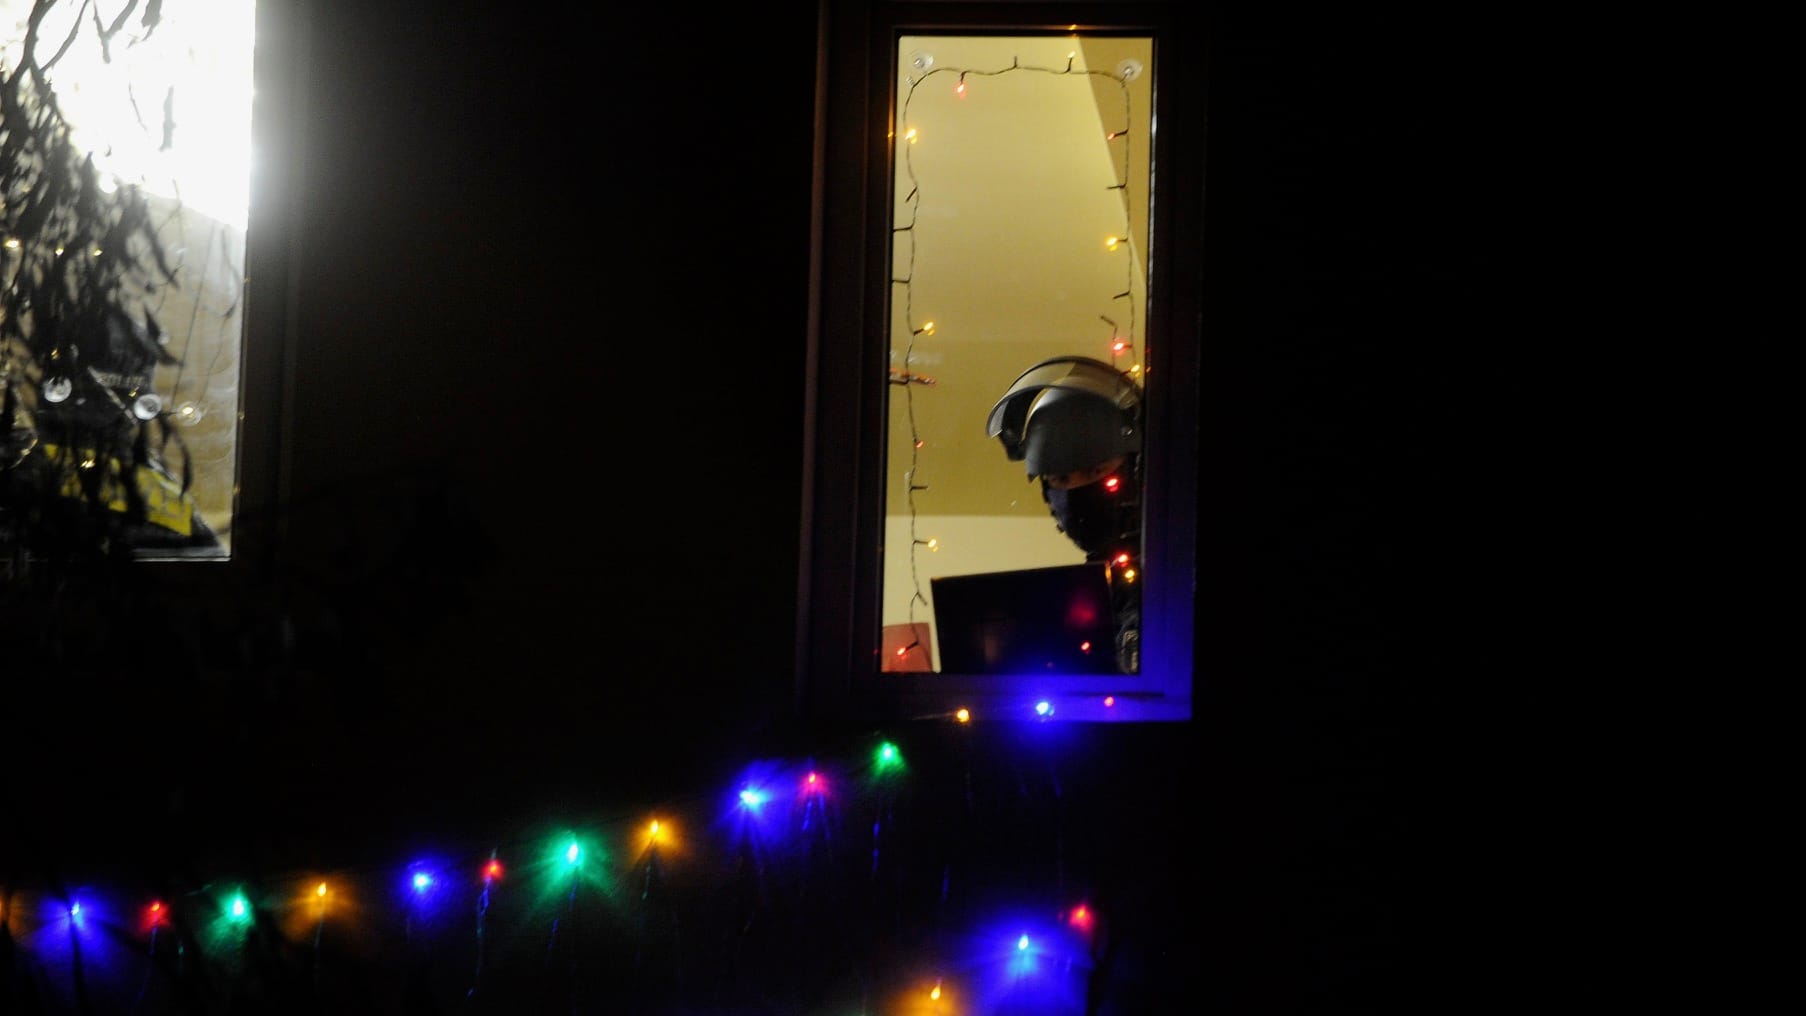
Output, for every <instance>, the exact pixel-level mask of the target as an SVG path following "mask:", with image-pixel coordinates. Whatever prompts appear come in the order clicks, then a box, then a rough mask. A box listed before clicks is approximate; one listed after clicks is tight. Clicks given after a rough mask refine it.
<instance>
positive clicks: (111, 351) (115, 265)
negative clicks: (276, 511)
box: [0, 0, 256, 558]
mask: <svg viewBox="0 0 1806 1016" xmlns="http://www.w3.org/2000/svg"><path fill="white" fill-rule="evenodd" d="M255 10H256V4H254V3H252V2H249V0H180V2H169V3H163V4H150V5H138V6H133V5H129V4H128V5H123V6H122V5H118V4H114V5H111V6H110V7H106V8H102V9H97V8H95V7H94V6H93V5H87V4H79V3H48V2H44V0H0V75H3V84H4V89H5V98H6V102H7V119H6V123H5V126H4V134H3V136H0V141H3V142H4V153H3V158H4V164H3V166H0V169H4V181H3V182H4V185H5V192H4V194H0V202H3V203H4V204H3V206H0V214H3V216H4V219H3V221H0V229H3V230H4V232H5V234H6V236H5V243H6V248H5V250H4V251H3V252H0V254H3V260H0V273H3V274H0V285H3V286H4V287H5V288H4V299H5V305H4V311H3V313H4V315H5V317H4V319H0V340H3V341H4V348H3V349H0V356H3V358H4V359H3V364H0V365H3V367H4V371H5V376H6V385H7V387H8V389H9V390H10V393H11V395H12V398H11V399H9V404H10V405H12V406H13V407H14V412H13V414H12V416H11V418H10V421H9V422H10V423H11V427H10V428H9V432H8V434H9V438H8V442H7V445H6V449H5V453H6V458H5V459H4V461H0V466H5V467H7V468H8V469H9V470H14V471H15V472H14V476H15V477H22V476H26V475H27V474H28V473H29V474H30V475H34V476H36V477H38V479H39V480H42V481H43V482H44V483H45V484H50V485H53V486H54V485H56V484H58V483H59V482H62V484H63V485H64V486H69V483H68V482H67V478H68V477H70V476H74V475H76V474H78V473H79V472H80V471H82V470H84V469H85V470H87V471H89V472H93V471H95V470H106V471H107V472H108V476H109V480H108V482H109V483H110V484H111V487H110V488H104V489H103V492H102V494H101V495H100V497H99V499H98V502H99V503H102V504H107V505H110V506H111V507H112V508H113V509H114V510H116V511H118V512H121V513H124V512H126V511H128V510H129V511H131V512H133V513H134V516H133V517H134V519H135V520H136V521H135V522H134V524H133V525H132V526H131V527H130V528H129V529H128V530H126V532H128V533H129V535H130V539H131V541H132V544H133V546H134V548H135V550H136V552H137V554H138V556H140V557H146V558H163V557H179V558H190V557H199V558H225V557H229V556H230V554H231V541H232V536H231V533H232V515H233V509H234V501H235V490H236V484H237V475H236V474H237V468H236V467H237V455H238V441H239V420H238V415H239V399H240V391H241V345H242V343H241V338H242V327H243V326H242V322H243V314H242V311H243V294H244V289H245V229H246V218H247V213H248V208H249V188H250V151H251V145H250V138H251V102H252V57H253V30H254V25H255ZM34 20H35V27H34ZM90 166H91V169H90V168H89V167H90ZM108 248H110V249H108ZM127 477H132V478H133V479H132V480H131V481H130V482H131V483H132V486H133V488H134V489H135V491H136V495H137V497H136V498H133V497H132V496H129V495H128V492H127V491H126V490H125V488H124V483H126V482H127V481H126V478H127ZM77 486H79V484H77ZM71 489H74V488H71ZM135 499H136V500H139V502H140V505H141V514H140V513H139V512H140V505H132V506H130V507H129V508H128V502H129V501H132V500H135Z"/></svg>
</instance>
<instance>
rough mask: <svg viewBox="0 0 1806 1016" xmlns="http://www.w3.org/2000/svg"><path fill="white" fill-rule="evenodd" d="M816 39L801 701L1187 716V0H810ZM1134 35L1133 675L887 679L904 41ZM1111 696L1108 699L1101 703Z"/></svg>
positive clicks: (944, 711)
mask: <svg viewBox="0 0 1806 1016" xmlns="http://www.w3.org/2000/svg"><path fill="white" fill-rule="evenodd" d="M821 12H822V15H821V29H820V37H819V40H818V53H817V57H818V68H819V70H818V78H817V95H816V99H817V102H816V124H815V126H816V146H815V149H816V150H815V180H814V202H813V222H812V223H811V237H812V247H811V251H810V304H809V336H808V350H807V366H808V377H807V384H806V389H805V398H806V403H805V410H804V438H805V449H804V463H803V485H804V489H803V505H802V523H803V524H802V532H801V540H800V551H801V562H800V567H799V573H798V615H797V616H798V624H797V633H796V635H797V642H796V660H797V686H796V690H797V696H798V706H799V709H800V711H801V712H802V714H803V715H804V716H805V717H807V718H809V719H810V720H813V721H816V722H826V723H853V724H865V723H869V722H874V721H886V720H899V719H919V718H930V717H944V716H951V715H952V714H953V713H954V711H955V710H957V709H959V708H962V707H964V708H968V709H970V710H971V715H972V716H973V717H974V719H976V720H978V721H981V722H982V721H989V720H1014V719H1020V720H1024V721H1034V720H1037V719H1039V718H1041V717H1040V715H1039V714H1037V713H1036V712H1035V711H1034V709H1033V705H1034V703H1035V702H1037V701H1041V700H1045V701H1047V702H1048V703H1049V704H1050V706H1051V707H1052V718H1054V719H1060V720H1075V719H1076V720H1096V721H1125V722H1169V721H1185V720H1189V719H1191V702H1192V692H1193V686H1194V684H1195V680H1196V677H1197V674H1196V670H1197V669H1198V668H1197V659H1196V656H1197V654H1196V651H1195V645H1194V641H1195V640H1194V632H1195V630H1196V627H1197V625H1196V623H1195V622H1196V617H1195V613H1196V603H1197V602H1198V593H1199V590H1198V582H1197V574H1198V573H1197V532H1196V529H1197V522H1196V520H1197V518H1198V503H1197V486H1198V472H1199V466H1200V463H1199V461H1198V449H1199V438H1198V423H1197V421H1198V419H1199V412H1198V391H1199V387H1200V386H1199V361H1200V354H1201V347H1202V345H1203V336H1202V334H1201V322H1202V308H1201V294H1202V290H1203V285H1202V281H1203V280H1202V274H1203V273H1202V265H1203V243H1202V235H1203V228H1202V226H1203V222H1202V218H1203V216H1202V210H1203V179H1204V173H1203V152H1204V109H1203V100H1204V80H1205V76H1204V67H1203V52H1204V47H1203V44H1202V38H1201V36H1202V27H1201V25H1200V24H1199V18H1198V17H1197V15H1195V14H1194V13H1193V12H1191V11H1190V10H1189V8H1188V6H1187V5H1185V4H1182V3H1159V2H1154V3H1123V4H1116V3H1107V2H1105V3H1098V2H1091V3H1001V4H1000V3H965V2H949V0H942V2H915V3H887V2H883V0H823V3H822V6H821ZM1068 29H1072V30H1076V31H1078V32H1086V31H1096V32H1133V33H1146V34H1149V35H1151V36H1153V38H1154V51H1155V59H1156V67H1155V80H1156V93H1155V99H1154V116H1155V122H1156V125H1157V127H1156V135H1155V139H1154V145H1155V149H1154V151H1155V155H1154V167H1155V168H1154V179H1153V181H1152V184H1151V196H1152V205H1153V209H1154V211H1153V216H1154V222H1153V229H1152V231H1151V243H1150V255H1149V265H1150V278H1149V282H1148V294H1149V307H1148V331H1147V334H1148V336H1149V359H1148V365H1149V372H1150V373H1149V377H1150V381H1149V384H1148V388H1147V393H1146V404H1145V408H1146V413H1147V418H1146V426H1147V441H1148V444H1147V451H1146V452H1145V453H1144V462H1145V465H1146V476H1147V483H1146V489H1145V490H1144V492H1143V493H1144V531H1143V536H1144V555H1145V560H1146V561H1147V562H1148V567H1147V569H1146V570H1147V584H1146V586H1145V587H1144V590H1143V613H1144V628H1143V647H1142V672H1141V673H1140V674H1137V675H1120V676H1118V675H1092V676H1078V675H1071V676H1061V677H1051V678H1039V677H1037V678H1030V677H1018V676H998V675H964V674H946V673H940V674H935V673H918V674H899V673H885V672H883V671H882V669H881V662H882V661H881V660H880V649H879V646H880V639H879V631H880V623H879V617H880V611H881V606H882V603H881V601H882V595H881V586H882V577H883V573H882V567H883V565H882V551H883V540H884V511H885V462H884V457H885V437H886V426H887V420H888V417H887V413H886V406H887V398H888V397H889V395H888V391H887V388H888V387H889V386H888V385H887V384H886V381H885V376H886V375H885V372H886V369H887V362H888V350H889V335H888V329H889V306H890V304H889V300H890V292H889V289H890V277H889V276H890V273H889V271H888V265H889V263H890V261H889V259H890V250H889V244H890V240H891V232H890V231H891V223H890V211H891V194H890V180H891V178H892V170H893V164H892V161H891V160H892V152H893V151H894V149H893V145H892V140H891V137H890V134H891V129H892V124H891V117H892V110H893V109H894V108H895V107H894V102H895V96H894V90H895V88H894V83H895V81H896V76H895V72H894V71H895V69H894V67H893V60H894V59H895V53H896V42H897V38H898V37H899V36H902V35H910V34H923V33H933V32H937V31H938V32H965V33H970V34H992V33H996V34H1008V33H1012V32H1046V31H1049V30H1068ZM1105 696H1113V704H1111V705H1108V706H1106V705H1104V701H1105Z"/></svg>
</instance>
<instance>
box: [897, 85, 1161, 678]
mask: <svg viewBox="0 0 1806 1016" xmlns="http://www.w3.org/2000/svg"><path fill="white" fill-rule="evenodd" d="M1074 64H1075V58H1074V57H1072V56H1068V57H1067V59H1066V65H1065V66H1064V67H1061V68H1055V67H1037V66H1025V65H1024V64H1023V63H1022V62H1021V58H1020V57H1014V58H1012V59H1011V61H1010V65H1009V66H1008V67H1004V68H1002V69H999V70H972V69H969V68H968V69H956V68H950V67H940V68H936V67H932V61H930V62H929V64H928V65H927V66H928V67H929V69H928V70H927V72H926V73H924V74H923V75H922V76H921V77H919V78H917V77H913V76H910V77H907V78H906V79H905V80H906V81H907V82H908V92H907V94H906V96H905V97H904V100H903V109H902V113H901V115H900V116H899V118H898V122H899V123H900V124H903V125H905V127H904V133H903V135H902V136H901V137H900V138H898V147H899V148H900V149H901V156H902V160H903V166H904V172H905V173H906V175H907V176H908V178H909V193H908V195H907V196H905V197H904V199H903V200H904V202H905V203H906V204H907V205H908V206H909V222H908V223H906V224H903V225H898V226H893V227H892V229H891V235H892V240H893V243H896V244H902V243H904V242H905V241H907V249H908V253H907V255H906V257H905V262H904V263H905V270H904V272H903V274H902V276H901V277H893V278H892V279H891V284H892V285H893V286H900V287H901V288H902V293H901V298H902V303H903V320H904V322H905V325H906V327H907V329H908V332H909V337H908V339H907V340H906V342H905V344H904V348H903V360H902V365H901V366H900V367H898V366H892V367H891V368H889V370H890V374H889V379H888V380H889V384H890V386H891V387H896V388H901V389H902V397H903V404H904V415H905V418H906V419H907V420H908V422H909V439H910V440H909V448H910V451H909V467H908V468H907V469H906V470H904V472H903V482H904V485H905V486H904V490H905V503H906V505H907V508H908V515H909V543H910V546H909V575H910V583H911V589H912V592H911V595H910V597H909V608H908V609H909V613H908V620H909V630H910V633H911V634H910V641H909V642H908V643H907V644H905V645H904V646H902V647H900V648H899V649H897V650H896V655H897V657H898V658H900V659H901V658H906V657H908V655H909V654H910V653H913V652H915V651H917V650H918V649H920V648H921V647H922V640H921V639H920V638H918V637H917V636H916V635H915V632H916V631H918V630H919V629H918V628H917V627H916V618H917V613H916V610H917V608H918V607H926V606H927V605H928V597H927V595H926V594H925V593H924V592H923V590H922V579H921V570H920V566H919V565H920V551H921V549H922V548H924V547H926V548H928V550H929V551H931V552H932V551H934V550H937V549H938V547H939V544H938V541H936V540H934V539H926V540H925V539H922V538H921V536H920V535H919V534H918V531H917V521H918V517H919V514H920V512H919V508H918V506H917V502H916V495H917V494H918V493H922V492H925V491H927V490H928V489H929V487H928V484H926V483H924V482H922V475H923V474H922V449H923V446H924V444H925V442H924V441H923V439H922V436H921V430H920V428H919V427H918V425H917V423H916V391H915V390H916V388H917V387H919V386H932V385H934V384H935V379H934V378H932V377H928V376H926V375H923V374H920V373H918V372H917V371H916V370H915V356H916V341H917V339H918V338H919V337H931V336H933V335H934V331H935V323H934V322H933V321H924V322H922V323H921V324H919V325H918V324H917V323H916V314H915V286H914V278H915V265H916V238H915V228H916V223H917V222H918V221H919V220H920V218H921V211H922V185H921V181H920V180H918V179H917V177H916V173H915V164H914V161H913V159H912V157H911V154H910V153H911V148H912V146H913V145H914V144H915V141H916V133H915V129H914V128H913V127H909V126H907V125H908V123H909V107H910V104H911V103H912V102H913V101H914V100H915V95H916V89H918V88H920V87H921V86H922V85H923V84H924V83H926V82H927V81H928V80H929V79H931V78H933V77H934V76H935V75H937V74H950V75H956V76H957V81H956V84H955V88H956V90H957V91H958V92H959V93H960V94H961V95H964V94H965V92H966V79H967V78H968V77H996V76H999V75H1003V74H1013V73H1015V72H1017V71H1025V72H1029V73H1036V74H1047V75H1052V76H1055V77H1064V76H1078V77H1100V78H1107V79H1110V80H1113V81H1115V82H1117V84H1118V86H1119V89H1120V91H1121V93H1122V100H1123V108H1122V117H1123V119H1122V122H1123V124H1124V126H1123V127H1122V128H1121V129H1119V130H1113V131H1110V132H1108V133H1107V134H1105V135H1104V140H1105V141H1107V142H1111V143H1114V142H1116V141H1119V140H1121V139H1123V138H1126V137H1127V136H1128V134H1129V129H1130V128H1129V126H1128V125H1130V124H1132V123H1133V122H1134V120H1133V115H1132V114H1133V108H1132V104H1131V101H1130V94H1129V88H1128V83H1129V81H1131V80H1132V79H1133V78H1135V77H1136V76H1138V75H1139V74H1140V65H1139V64H1136V63H1133V62H1130V61H1125V62H1124V64H1123V65H1122V66H1121V67H1119V68H1118V69H1117V71H1116V72H1114V73H1112V72H1109V71H1101V70H1084V71H1080V70H1076V69H1075V67H1074ZM917 66H918V67H921V66H924V65H922V64H918V65H917ZM1114 147H1118V148H1120V149H1121V169H1120V170H1119V171H1118V174H1117V181H1116V183H1115V184H1113V185H1111V186H1110V187H1109V188H1108V189H1109V190H1113V191H1119V192H1126V191H1127V189H1128V186H1129V183H1128V181H1129V173H1130V169H1131V164H1130V156H1131V153H1130V150H1129V146H1128V145H1126V144H1125V145H1120V146H1114ZM1122 206H1123V235H1122V236H1120V237H1115V236H1113V237H1110V238H1109V242H1108V248H1109V249H1110V250H1111V251H1115V250H1117V249H1118V248H1119V247H1121V246H1124V245H1128V244H1129V243H1130V238H1131V237H1132V236H1133V235H1134V229H1133V225H1134V224H1133V216H1132V214H1131V209H1130V202H1127V201H1124V202H1123V203H1122ZM893 260H894V258H893ZM1123 264H1124V268H1123V274H1124V280H1123V287H1122V290H1121V291H1120V292H1115V293H1112V294H1110V296H1109V300H1110V301H1111V303H1117V302H1122V303H1126V305H1127V308H1128V309H1127V318H1128V326H1127V328H1120V327H1119V326H1118V322H1117V321H1116V320H1115V319H1114V318H1112V317H1111V316H1110V315H1108V314H1099V315H1098V319H1099V320H1100V321H1102V322H1103V323H1104V324H1105V325H1107V326H1108V329H1109V337H1108V339H1107V341H1106V346H1107V348H1106V350H1105V355H1104V356H1103V357H1102V359H1103V360H1104V361H1105V362H1107V363H1113V362H1115V361H1116V360H1118V359H1120V358H1123V357H1127V358H1128V360H1129V362H1130V363H1131V364H1132V367H1131V370H1130V372H1131V373H1132V374H1136V375H1139V374H1141V373H1142V369H1141V364H1140V363H1139V362H1137V361H1136V359H1135V356H1136V342H1135V335H1136V329H1137V327H1138V323H1137V321H1136V317H1135V300H1134V295H1133V294H1134V282H1135V259H1134V258H1133V257H1132V256H1131V257H1125V258H1124V259H1123Z"/></svg>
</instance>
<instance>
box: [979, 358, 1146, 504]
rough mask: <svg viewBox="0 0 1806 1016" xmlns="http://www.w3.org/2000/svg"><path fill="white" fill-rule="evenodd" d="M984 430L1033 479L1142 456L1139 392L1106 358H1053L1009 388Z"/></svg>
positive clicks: (1027, 372) (1030, 370)
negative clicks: (1120, 458) (1114, 460)
mask: <svg viewBox="0 0 1806 1016" xmlns="http://www.w3.org/2000/svg"><path fill="white" fill-rule="evenodd" d="M985 432H986V433H987V434H988V435H989V436H991V437H994V438H997V439H998V440H1000V441H1002V442H1003V450H1004V453H1005V454H1006V455H1008V456H1009V458H1010V461H1012V462H1024V463H1025V464H1026V465H1027V468H1028V475H1029V476H1031V477H1034V476H1049V475H1059V474H1062V473H1071V472H1076V471H1078V470H1081V469H1087V468H1090V467H1092V466H1095V465H1097V464H1098V463H1100V462H1107V461H1109V460H1111V459H1114V458H1117V457H1119V456H1127V455H1134V454H1136V453H1138V452H1140V451H1141V390H1140V388H1138V387H1137V386H1136V384H1135V382H1134V381H1133V380H1131V379H1130V378H1129V376H1128V375H1127V374H1124V373H1123V372H1122V371H1119V370H1117V369H1116V368H1114V367H1112V366H1110V365H1109V364H1107V363H1104V362H1103V361H1101V360H1093V359H1091V358H1089V357H1083V356H1056V357H1053V358H1051V359H1047V360H1042V361H1041V362H1040V363H1037V364H1035V365H1034V366H1033V367H1030V368H1029V369H1028V370H1026V371H1024V372H1023V373H1022V376H1020V377H1018V378H1017V379H1016V382H1015V383H1014V384H1012V385H1010V388H1009V391H1007V392H1005V393H1004V395H1003V398H1001V399H998V400H997V404H996V405H995V406H993V407H991V415H990V418H989V419H988V420H987V421H986V423H985Z"/></svg>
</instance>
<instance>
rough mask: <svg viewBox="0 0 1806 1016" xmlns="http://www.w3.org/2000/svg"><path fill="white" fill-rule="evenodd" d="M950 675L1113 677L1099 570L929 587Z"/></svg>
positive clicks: (973, 578) (993, 576)
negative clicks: (1088, 675) (1082, 675)
mask: <svg viewBox="0 0 1806 1016" xmlns="http://www.w3.org/2000/svg"><path fill="white" fill-rule="evenodd" d="M929 586H930V589H931V591H932V593H933V597H934V627H935V635H936V639H937V641H939V643H940V662H941V666H940V670H941V673H944V674H1113V673H1115V672H1116V622H1115V619H1114V618H1113V617H1112V616H1111V612H1110V583H1109V579H1108V578H1107V577H1106V575H1105V572H1104V565H1103V564H1100V563H1085V564H1073V565H1058V566H1055V567H1051V568H1024V569H1020V570H1017V571H1003V572H981V573H978V574H974V575H943V576H940V577H937V578H932V579H930V580H929Z"/></svg>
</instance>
